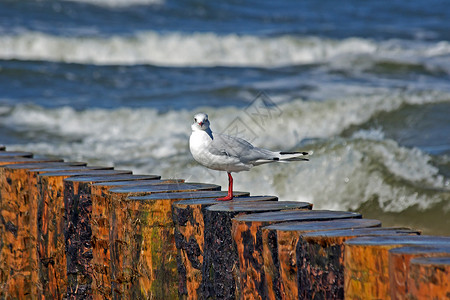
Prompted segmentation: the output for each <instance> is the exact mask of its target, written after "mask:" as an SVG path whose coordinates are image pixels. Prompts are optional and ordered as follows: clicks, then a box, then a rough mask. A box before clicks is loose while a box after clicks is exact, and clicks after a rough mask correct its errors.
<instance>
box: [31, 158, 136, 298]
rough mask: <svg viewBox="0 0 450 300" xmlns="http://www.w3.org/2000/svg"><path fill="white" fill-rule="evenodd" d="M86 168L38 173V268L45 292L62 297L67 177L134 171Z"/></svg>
mask: <svg viewBox="0 0 450 300" xmlns="http://www.w3.org/2000/svg"><path fill="white" fill-rule="evenodd" d="M89 168H101V167H86V168H84V169H78V170H76V169H73V168H72V169H69V170H58V171H56V172H48V173H42V174H39V175H38V178H37V182H38V190H39V195H38V218H37V227H38V240H37V243H38V244H37V250H38V263H39V264H38V269H39V281H40V284H42V286H43V296H44V297H46V298H49V299H61V298H63V297H64V296H65V295H66V293H67V268H66V263H67V261H66V255H65V241H64V179H66V178H68V177H71V176H77V175H89V174H90V175H113V174H129V173H131V171H120V170H111V169H109V170H108V168H105V170H95V169H94V170H93V169H89Z"/></svg>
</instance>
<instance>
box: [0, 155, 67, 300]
mask: <svg viewBox="0 0 450 300" xmlns="http://www.w3.org/2000/svg"><path fill="white" fill-rule="evenodd" d="M58 160H59V159H55V161H58ZM68 164H69V163H61V162H50V160H45V162H44V163H41V162H37V160H36V161H34V162H33V163H28V164H11V165H4V166H1V167H0V184H1V185H0V186H1V187H2V189H1V191H0V193H1V195H0V198H1V199H2V202H1V203H0V206H1V217H0V218H1V220H2V222H1V223H2V228H5V229H6V230H2V231H1V238H0V239H1V241H2V242H1V243H0V244H1V245H3V247H2V249H1V262H2V264H1V269H2V274H4V275H3V276H2V277H3V278H1V282H2V283H3V284H4V286H3V288H2V289H1V290H2V292H0V295H3V292H4V293H7V294H9V295H11V296H14V297H17V298H23V297H24V296H25V295H29V294H33V295H37V293H38V289H39V287H40V286H39V284H38V277H37V255H36V239H37V227H36V223H37V193H36V174H37V171H36V170H35V169H36V168H43V167H66V168H67V167H69V166H68Z"/></svg>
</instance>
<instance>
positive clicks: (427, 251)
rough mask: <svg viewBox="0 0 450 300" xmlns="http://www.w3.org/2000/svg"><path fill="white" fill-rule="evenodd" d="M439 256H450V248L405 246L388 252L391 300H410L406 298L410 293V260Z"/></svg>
mask: <svg viewBox="0 0 450 300" xmlns="http://www.w3.org/2000/svg"><path fill="white" fill-rule="evenodd" d="M439 256H450V247H433V246H428V247H427V246H407V247H400V248H395V249H391V250H389V284H390V290H391V299H392V300H402V299H411V298H408V293H409V292H410V288H409V286H408V280H409V277H410V268H411V260H412V259H414V258H418V257H439ZM442 296H444V294H442ZM449 296H450V294H449ZM430 298H431V297H430ZM431 299H432V298H431Z"/></svg>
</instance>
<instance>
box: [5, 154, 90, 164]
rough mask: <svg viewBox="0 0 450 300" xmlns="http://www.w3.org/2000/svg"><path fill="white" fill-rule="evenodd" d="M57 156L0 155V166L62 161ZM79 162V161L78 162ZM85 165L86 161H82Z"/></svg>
mask: <svg viewBox="0 0 450 300" xmlns="http://www.w3.org/2000/svg"><path fill="white" fill-rule="evenodd" d="M63 161H64V160H63V159H59V158H28V157H21V156H17V157H4V158H2V157H0V166H6V165H16V164H33V163H58V162H63ZM80 164H81V163H80ZM84 165H86V163H84Z"/></svg>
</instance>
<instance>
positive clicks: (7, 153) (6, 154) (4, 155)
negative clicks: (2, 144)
mask: <svg viewBox="0 0 450 300" xmlns="http://www.w3.org/2000/svg"><path fill="white" fill-rule="evenodd" d="M8 157H28V158H32V157H33V153H31V152H20V151H0V158H8Z"/></svg>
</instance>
